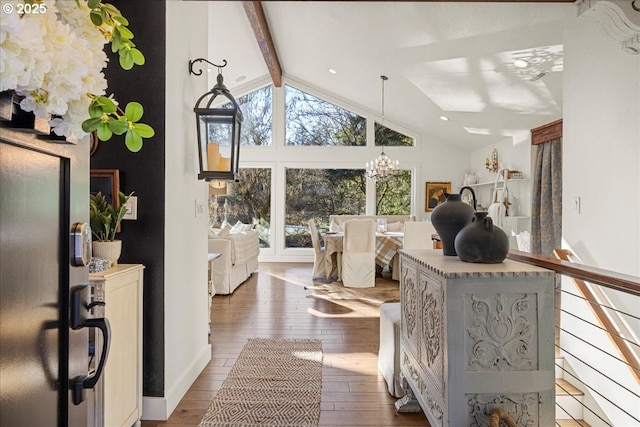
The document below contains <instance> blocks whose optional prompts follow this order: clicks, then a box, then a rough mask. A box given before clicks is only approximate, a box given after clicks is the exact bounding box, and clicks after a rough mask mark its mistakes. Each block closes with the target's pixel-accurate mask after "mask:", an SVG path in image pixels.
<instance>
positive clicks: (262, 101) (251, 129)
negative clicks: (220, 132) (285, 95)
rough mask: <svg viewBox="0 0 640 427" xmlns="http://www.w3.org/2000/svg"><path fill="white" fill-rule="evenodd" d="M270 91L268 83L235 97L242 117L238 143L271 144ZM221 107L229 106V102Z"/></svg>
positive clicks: (271, 89) (271, 110)
mask: <svg viewBox="0 0 640 427" xmlns="http://www.w3.org/2000/svg"><path fill="white" fill-rule="evenodd" d="M272 92H273V87H272V86H271V85H269V86H266V87H263V88H262V89H258V90H256V91H253V92H251V93H248V94H246V95H244V96H241V97H240V98H238V99H236V101H237V102H238V105H240V109H241V110H242V117H243V120H242V130H241V133H240V145H253V146H257V145H259V146H263V145H271V140H272V138H271V118H272V112H273V104H272V99H273V98H272V95H271V94H272ZM221 108H231V104H230V103H228V102H227V103H226V104H223V105H222V106H221Z"/></svg>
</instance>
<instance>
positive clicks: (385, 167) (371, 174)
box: [365, 76, 400, 181]
mask: <svg viewBox="0 0 640 427" xmlns="http://www.w3.org/2000/svg"><path fill="white" fill-rule="evenodd" d="M380 79H381V80H382V109H381V112H382V120H381V121H382V123H380V124H381V125H382V126H383V127H384V82H385V81H387V80H389V78H388V77H387V76H380ZM399 171H400V162H399V161H398V160H396V161H393V160H391V159H390V158H389V156H387V155H386V154H385V152H384V148H383V149H382V152H381V153H380V155H379V156H378V157H377V158H376V159H374V160H372V161H371V164H369V162H366V163H365V176H366V177H367V178H369V179H373V180H381V181H384V180H386V179H388V178H390V177H392V176H395V175H396V174H397V173H398V172H399Z"/></svg>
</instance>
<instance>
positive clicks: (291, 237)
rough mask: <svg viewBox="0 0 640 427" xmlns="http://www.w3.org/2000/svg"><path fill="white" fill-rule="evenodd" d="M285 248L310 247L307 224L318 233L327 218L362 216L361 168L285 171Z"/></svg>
mask: <svg viewBox="0 0 640 427" xmlns="http://www.w3.org/2000/svg"><path fill="white" fill-rule="evenodd" d="M285 193H286V201H285V204H286V206H285V247H287V248H310V247H311V236H310V235H309V230H308V224H307V221H308V220H309V219H311V218H313V219H315V221H316V226H317V227H318V230H319V231H320V232H322V231H326V230H328V228H329V215H333V214H337V215H347V214H352V215H363V214H364V213H365V209H366V206H365V197H366V178H365V177H364V169H286V190H285Z"/></svg>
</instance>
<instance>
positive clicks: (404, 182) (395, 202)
mask: <svg viewBox="0 0 640 427" xmlns="http://www.w3.org/2000/svg"><path fill="white" fill-rule="evenodd" d="M376 215H411V171H408V170H404V171H400V172H399V173H398V175H396V176H395V177H393V178H391V179H389V180H387V181H376Z"/></svg>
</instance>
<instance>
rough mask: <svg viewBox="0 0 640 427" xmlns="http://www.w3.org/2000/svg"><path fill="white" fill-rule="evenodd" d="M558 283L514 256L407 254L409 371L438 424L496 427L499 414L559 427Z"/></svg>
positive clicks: (404, 336)
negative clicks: (493, 418)
mask: <svg viewBox="0 0 640 427" xmlns="http://www.w3.org/2000/svg"><path fill="white" fill-rule="evenodd" d="M554 280H555V273H554V272H553V271H550V270H546V269H543V268H538V267H535V266H531V265H527V264H523V263H519V262H516V261H511V260H505V261H504V262H503V263H499V264H474V263H466V262H463V261H460V259H459V258H458V257H451V256H444V255H442V251H441V250H403V251H401V255H400V289H401V297H400V298H401V307H402V309H401V311H402V320H401V334H400V351H401V353H400V365H401V373H402V376H403V377H404V378H405V380H406V383H408V386H409V387H410V389H411V390H410V392H409V394H408V395H409V396H411V394H413V395H414V396H415V399H417V401H418V403H419V404H420V406H421V408H422V409H423V411H424V413H425V415H426V417H427V419H428V420H429V423H430V424H431V426H433V427H471V426H473V427H479V426H488V425H489V417H490V415H491V413H492V412H493V410H495V409H503V410H505V411H506V412H507V413H508V414H509V415H510V416H511V417H512V418H513V419H514V420H515V422H516V424H517V425H519V426H532V427H548V426H552V425H554V419H555V416H554V412H555V403H554V402H555V401H554ZM406 400H407V398H405V401H406Z"/></svg>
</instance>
